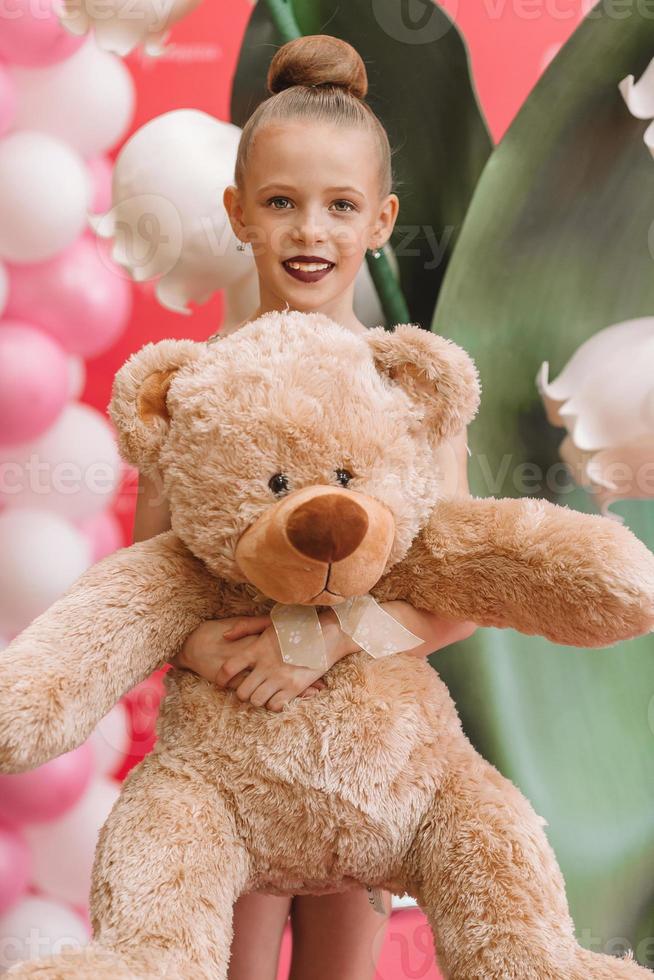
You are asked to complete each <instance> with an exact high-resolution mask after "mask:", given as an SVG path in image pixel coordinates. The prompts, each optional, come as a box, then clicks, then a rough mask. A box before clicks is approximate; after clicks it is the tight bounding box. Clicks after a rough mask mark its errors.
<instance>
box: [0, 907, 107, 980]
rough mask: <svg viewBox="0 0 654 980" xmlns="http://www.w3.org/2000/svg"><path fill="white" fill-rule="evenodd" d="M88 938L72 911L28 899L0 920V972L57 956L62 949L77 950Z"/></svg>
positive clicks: (77, 917)
mask: <svg viewBox="0 0 654 980" xmlns="http://www.w3.org/2000/svg"><path fill="white" fill-rule="evenodd" d="M89 938H90V937H89V930H88V928H87V926H86V925H85V924H84V922H83V921H82V919H81V918H80V916H79V915H76V914H75V913H74V912H73V911H72V909H69V908H66V907H65V906H64V905H60V904H59V902H53V901H51V900H50V899H49V898H37V897H34V896H28V897H27V898H24V899H23V900H22V901H21V902H19V903H18V904H17V905H15V906H14V907H13V908H11V909H10V910H9V911H8V912H7V913H6V914H5V915H3V916H2V918H0V970H7V969H9V967H10V966H13V964H14V963H18V962H21V961H22V960H33V959H38V958H40V957H42V956H49V955H51V954H53V953H60V952H61V950H62V948H63V947H64V946H74V947H75V948H77V949H79V948H80V947H82V946H86V944H87V943H88V941H89Z"/></svg>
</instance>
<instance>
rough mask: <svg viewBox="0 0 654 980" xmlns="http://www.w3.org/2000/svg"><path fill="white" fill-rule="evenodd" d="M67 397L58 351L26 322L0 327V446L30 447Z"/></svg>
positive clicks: (62, 353) (61, 352)
mask: <svg viewBox="0 0 654 980" xmlns="http://www.w3.org/2000/svg"><path fill="white" fill-rule="evenodd" d="M68 392H69V377H68V358H67V357H66V353H65V351H64V350H63V349H62V347H61V346H60V345H59V344H58V343H57V342H56V341H55V340H53V339H52V337H49V336H48V335H47V334H45V333H43V331H42V330H38V329H37V328H36V327H34V326H32V325H31V324H29V323H22V322H20V321H18V320H3V321H2V322H0V445H2V446H13V445H16V444H17V443H21V442H29V440H30V439H35V438H36V437H37V436H39V435H41V433H42V432H45V430H46V429H47V428H48V427H49V426H51V425H52V423H53V422H54V421H55V419H56V418H57V417H58V416H59V414H60V412H61V411H62V409H63V408H64V405H65V404H66V402H67V401H68Z"/></svg>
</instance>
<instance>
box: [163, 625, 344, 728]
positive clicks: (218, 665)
mask: <svg viewBox="0 0 654 980" xmlns="http://www.w3.org/2000/svg"><path fill="white" fill-rule="evenodd" d="M260 639H261V642H260V643H257V642H256V641H258V640H260ZM239 641H240V642H239ZM271 651H272V652H276V659H274V658H273V656H272V652H271ZM264 656H265V659H266V664H267V667H266V668H264V669H266V670H268V671H270V668H271V665H274V666H275V667H276V668H277V669H279V670H283V676H282V677H281V681H282V683H280V685H279V687H278V691H279V696H278V697H277V699H276V701H275V703H274V705H273V704H272V702H271V703H270V704H268V705H267V707H269V708H271V709H273V710H281V707H282V705H283V704H284V703H286V701H289V700H291V698H293V697H311V696H312V695H314V694H317V693H318V691H320V690H322V689H323V688H324V687H325V686H326V685H325V683H324V681H321V680H320V679H319V678H320V676H321V674H320V672H316V671H313V672H311V671H310V670H309V669H308V668H306V667H293V666H291V665H288V664H284V662H283V660H282V657H281V653H280V652H279V644H278V642H277V634H276V633H275V630H274V627H273V626H272V621H271V619H270V616H247V617H243V616H238V617H231V618H227V619H212V620H207V621H206V622H204V623H201V624H200V625H199V626H198V627H197V628H196V629H195V630H194V631H193V632H192V633H191V634H190V635H189V636H188V637H187V638H186V641H185V643H184V646H183V647H182V649H181V650H180V652H179V653H178V654H177V656H176V657H175V658H174V659H173V660H172V661H171V663H172V664H173V666H175V667H178V668H181V669H185V670H191V671H193V672H194V673H196V674H199V676H200V677H204V678H205V679H206V680H208V681H210V682H211V683H213V684H217V685H218V686H219V687H229V688H232V689H236V691H237V694H238V696H239V697H241V698H242V700H246V698H247V697H249V693H248V692H249V691H254V690H255V688H254V687H253V682H252V680H251V679H250V678H251V675H252V673H253V670H254V667H255V666H256V665H257V664H258V663H259V660H260V659H264ZM235 658H238V659H235ZM260 678H261V671H259V673H258V674H257V676H256V678H255V680H257V681H259V680H260ZM246 680H247V681H248V685H247V687H245V688H243V689H242V690H240V688H241V684H242V683H243V682H245V681H246ZM264 693H265V692H264V691H261V692H260V693H259V694H258V696H257V698H256V699H254V698H251V700H252V703H253V704H258V703H259V699H260V697H261V696H262V695H263V694H264Z"/></svg>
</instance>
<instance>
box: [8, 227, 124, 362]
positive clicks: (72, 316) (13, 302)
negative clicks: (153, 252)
mask: <svg viewBox="0 0 654 980" xmlns="http://www.w3.org/2000/svg"><path fill="white" fill-rule="evenodd" d="M131 312H132V287H131V284H130V282H129V280H128V279H126V277H125V274H124V272H123V271H122V270H120V269H119V268H118V266H116V265H115V264H114V263H113V262H112V260H111V258H110V256H109V246H108V245H107V243H106V242H104V241H102V240H100V239H96V238H93V237H91V236H90V235H86V234H85V235H81V236H80V237H79V238H78V239H77V240H76V241H75V242H73V244H72V245H70V246H69V247H68V248H67V249H64V250H63V251H62V252H59V254H58V255H56V256H55V257H54V258H52V259H48V260H47V261H46V262H38V263H29V264H25V265H22V264H21V265H11V266H10V267H9V300H8V303H7V315H8V316H15V317H19V318H20V319H23V320H28V321H30V322H31V323H36V324H38V325H39V326H40V327H42V328H43V329H44V330H46V331H47V332H48V333H49V334H51V336H53V337H54V338H55V339H56V340H58V341H59V343H60V344H61V345H62V347H64V348H65V349H66V350H67V351H68V352H69V353H71V354H78V355H79V356H80V357H87V358H88V357H96V356H97V355H98V354H102V353H103V352H104V351H106V350H108V349H109V348H110V347H111V346H113V344H114V343H115V342H116V340H117V339H118V337H120V335H121V334H122V333H123V331H124V330H125V328H126V327H127V324H128V322H129V318H130V315H131Z"/></svg>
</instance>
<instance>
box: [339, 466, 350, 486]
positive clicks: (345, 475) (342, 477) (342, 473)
mask: <svg viewBox="0 0 654 980" xmlns="http://www.w3.org/2000/svg"><path fill="white" fill-rule="evenodd" d="M336 479H337V480H338V482H339V483H340V484H341V486H343V487H346V486H347V485H348V483H349V482H350V480H353V479H354V477H353V476H352V474H351V473H350V471H349V470H336Z"/></svg>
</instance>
